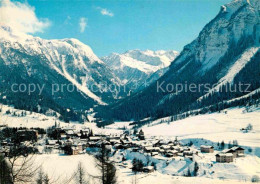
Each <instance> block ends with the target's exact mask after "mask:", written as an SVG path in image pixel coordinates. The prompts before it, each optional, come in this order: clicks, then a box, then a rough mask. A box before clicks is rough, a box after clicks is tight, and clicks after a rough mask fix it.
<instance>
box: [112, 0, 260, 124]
mask: <svg viewBox="0 0 260 184" xmlns="http://www.w3.org/2000/svg"><path fill="white" fill-rule="evenodd" d="M259 12H260V1H258V0H233V1H232V2H231V3H229V4H226V5H223V6H222V7H221V9H220V12H219V13H218V15H217V16H216V17H215V18H214V19H213V20H212V21H210V22H209V23H208V24H207V25H206V26H205V27H204V28H203V29H202V31H201V32H200V33H199V36H198V37H197V38H196V39H195V40H194V41H192V42H191V43H190V44H188V45H186V46H185V47H184V49H183V51H182V52H181V53H180V55H179V56H178V57H177V58H176V59H175V60H174V62H173V63H172V64H171V65H170V67H169V70H168V71H167V72H166V73H165V74H164V75H163V76H162V77H161V78H160V79H158V80H157V81H156V82H155V83H153V84H152V85H150V86H149V87H148V88H146V89H145V90H143V91H141V92H140V93H138V94H135V95H134V96H132V97H130V98H127V99H126V100H124V101H121V102H120V103H118V104H117V105H115V106H114V107H113V109H114V112H113V113H114V115H115V116H117V118H121V119H129V118H130V119H131V118H136V119H139V118H144V117H147V116H149V115H154V114H155V116H156V117H162V116H166V115H173V114H178V113H182V112H186V111H188V110H190V109H196V108H202V107H205V106H209V105H214V104H215V106H213V107H212V108H213V109H211V110H216V109H215V108H220V106H221V105H219V103H221V102H222V101H223V100H230V99H232V98H237V97H239V96H243V95H246V94H247V93H249V92H251V91H254V90H257V89H258V88H259V87H260V83H259V72H260V68H259V67H260V63H259V62H260V51H259V46H260V43H259V42H260V16H259ZM162 83H163V85H160V84H162ZM239 83H242V84H249V88H248V89H247V90H246V85H245V86H244V88H243V89H242V90H240V91H239V90H235V91H230V90H229V91H225V92H223V91H220V89H221V88H223V87H233V88H234V86H238V85H239ZM158 84H159V86H160V89H163V90H159V91H158ZM176 84H182V87H183V89H186V88H185V86H190V85H191V84H195V85H196V86H197V88H196V90H195V92H192V91H191V90H189V89H188V90H183V91H181V92H176V88H175V89H174V90H173V91H170V90H167V89H169V86H170V87H171V85H173V86H174V85H176ZM199 85H202V86H200V89H198V86H199ZM247 86H248V85H247ZM174 87H175V86H174ZM208 88H209V89H210V90H207V89H208ZM170 89H171V88H170ZM193 89H194V88H193ZM193 91H194V90H193ZM253 94H256V93H253ZM255 96H256V98H258V97H257V95H255ZM258 96H259V95H258ZM241 103H242V104H244V105H245V104H246V103H248V101H245V100H243V102H241ZM216 104H218V105H216ZM222 105H223V104H222ZM228 105H230V104H228ZM121 112H126V113H125V114H124V113H121Z"/></svg>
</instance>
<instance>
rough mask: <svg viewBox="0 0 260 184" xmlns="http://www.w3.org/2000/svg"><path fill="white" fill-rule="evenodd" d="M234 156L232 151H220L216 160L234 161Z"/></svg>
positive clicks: (223, 161)
mask: <svg viewBox="0 0 260 184" xmlns="http://www.w3.org/2000/svg"><path fill="white" fill-rule="evenodd" d="M233 159H234V156H233V154H232V153H218V154H216V162H220V163H230V162H233Z"/></svg>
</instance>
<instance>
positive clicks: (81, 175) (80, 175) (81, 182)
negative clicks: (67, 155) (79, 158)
mask: <svg viewBox="0 0 260 184" xmlns="http://www.w3.org/2000/svg"><path fill="white" fill-rule="evenodd" d="M76 183H77V184H87V183H88V182H87V180H86V171H85V170H84V168H83V165H82V163H81V162H79V164H78V168H77V174H76Z"/></svg>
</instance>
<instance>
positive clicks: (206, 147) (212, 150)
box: [200, 145, 214, 153]
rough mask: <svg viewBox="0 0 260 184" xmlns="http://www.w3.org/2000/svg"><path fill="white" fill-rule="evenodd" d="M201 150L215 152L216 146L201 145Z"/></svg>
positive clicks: (202, 151)
mask: <svg viewBox="0 0 260 184" xmlns="http://www.w3.org/2000/svg"><path fill="white" fill-rule="evenodd" d="M200 151H201V153H213V152H214V147H213V146H206V145H201V146H200Z"/></svg>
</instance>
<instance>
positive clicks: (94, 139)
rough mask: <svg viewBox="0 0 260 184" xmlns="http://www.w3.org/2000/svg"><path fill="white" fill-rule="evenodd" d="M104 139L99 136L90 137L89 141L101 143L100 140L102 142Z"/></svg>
mask: <svg viewBox="0 0 260 184" xmlns="http://www.w3.org/2000/svg"><path fill="white" fill-rule="evenodd" d="M101 139H102V138H101V137H99V136H90V137H89V141H99V140H101Z"/></svg>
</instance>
